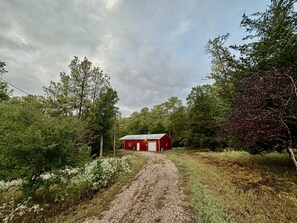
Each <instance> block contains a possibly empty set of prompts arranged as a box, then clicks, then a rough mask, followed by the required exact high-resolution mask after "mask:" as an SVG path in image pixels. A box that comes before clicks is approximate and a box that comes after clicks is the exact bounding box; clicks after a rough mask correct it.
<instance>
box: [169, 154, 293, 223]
mask: <svg viewBox="0 0 297 223" xmlns="http://www.w3.org/2000/svg"><path fill="white" fill-rule="evenodd" d="M165 154H166V156H167V157H168V158H169V159H171V160H172V161H173V162H174V163H175V164H176V165H177V167H178V168H179V170H180V174H181V178H182V180H183V183H184V187H185V190H186V192H187V193H188V195H189V197H190V202H191V205H192V206H193V210H194V215H195V219H196V222H270V223H271V222H297V174H296V173H295V169H294V168H293V165H292V164H291V161H290V159H289V158H288V156H287V155H286V154H278V153H271V154H266V155H263V156H260V155H257V156H254V155H250V154H248V153H246V152H235V151H232V152H198V151H197V150H174V151H172V152H167V153H165Z"/></svg>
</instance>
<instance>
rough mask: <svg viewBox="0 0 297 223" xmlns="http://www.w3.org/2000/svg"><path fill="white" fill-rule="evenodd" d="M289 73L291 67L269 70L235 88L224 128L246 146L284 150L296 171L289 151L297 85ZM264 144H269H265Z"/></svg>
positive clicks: (294, 117)
mask: <svg viewBox="0 0 297 223" xmlns="http://www.w3.org/2000/svg"><path fill="white" fill-rule="evenodd" d="M292 74H293V73H292V70H288V69H281V70H280V69H272V70H270V71H267V72H265V73H264V74H255V75H253V76H251V77H250V78H248V79H247V80H246V82H245V83H244V84H242V86H240V88H238V90H239V92H240V93H241V96H240V98H239V99H238V102H237V106H236V107H235V109H234V111H232V113H231V114H230V116H229V119H228V121H227V122H226V124H225V126H224V127H225V130H226V131H228V132H230V133H231V134H234V135H235V136H236V137H237V138H238V139H239V140H240V141H241V142H242V143H243V144H244V145H245V146H248V147H250V146H253V147H254V148H255V147H256V149H258V150H256V152H258V153H259V152H261V151H262V150H263V149H268V150H273V149H277V148H283V149H286V150H287V151H288V153H289V155H290V157H291V159H292V161H293V163H294V165H295V167H296V170H297V162H296V160H295V156H294V153H293V151H292V146H293V138H292V129H295V128H296V126H297V125H296V123H297V115H296V111H295V110H296V101H297V88H296V84H295V82H294V80H293V78H292ZM292 102H293V103H294V106H292ZM265 143H268V145H269V146H268V147H265ZM254 151H255V149H254Z"/></svg>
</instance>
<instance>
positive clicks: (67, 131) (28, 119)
mask: <svg viewBox="0 0 297 223" xmlns="http://www.w3.org/2000/svg"><path fill="white" fill-rule="evenodd" d="M0 123H1V125H0V132H1V134H0V178H1V179H3V180H6V181H8V180H12V179H17V178H25V179H29V181H31V180H32V177H34V176H38V175H40V174H41V173H43V172H48V171H52V170H54V169H58V168H62V167H64V166H66V165H67V166H77V165H79V164H81V163H84V162H85V161H86V160H87V159H88V157H89V152H90V150H89V148H88V147H87V145H86V144H85V143H84V140H83V137H84V130H85V127H84V124H83V123H82V122H81V121H80V120H78V119H77V118H75V117H59V118H52V117H49V116H47V115H46V114H45V113H44V111H42V109H41V104H40V103H39V102H38V101H37V100H36V99H34V98H29V99H28V98H25V99H13V100H10V101H8V102H3V103H1V104H0Z"/></svg>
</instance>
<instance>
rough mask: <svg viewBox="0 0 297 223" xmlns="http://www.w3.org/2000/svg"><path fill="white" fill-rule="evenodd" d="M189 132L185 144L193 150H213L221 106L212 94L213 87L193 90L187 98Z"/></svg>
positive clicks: (187, 131) (205, 86) (204, 86)
mask: <svg viewBox="0 0 297 223" xmlns="http://www.w3.org/2000/svg"><path fill="white" fill-rule="evenodd" d="M187 105H188V107H187V125H186V126H187V130H186V135H185V138H184V141H185V144H186V145H187V146H189V147H192V148H212V149H215V147H216V146H218V143H217V142H216V139H215V137H216V135H217V125H218V121H219V111H220V109H219V106H218V103H217V99H216V97H214V95H213V94H212V91H211V86H209V85H203V86H197V87H194V88H192V91H191V93H190V94H189V95H188V97H187Z"/></svg>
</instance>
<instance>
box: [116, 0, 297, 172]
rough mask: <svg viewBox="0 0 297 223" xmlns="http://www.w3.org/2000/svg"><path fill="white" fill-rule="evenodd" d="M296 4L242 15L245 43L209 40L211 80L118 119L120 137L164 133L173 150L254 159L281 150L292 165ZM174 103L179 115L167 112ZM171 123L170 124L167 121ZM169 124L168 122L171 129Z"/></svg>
mask: <svg viewBox="0 0 297 223" xmlns="http://www.w3.org/2000/svg"><path fill="white" fill-rule="evenodd" d="M295 5H296V0H272V1H271V4H270V5H269V6H268V7H267V9H266V10H265V11H264V12H257V13H254V14H252V15H246V14H244V15H243V16H242V20H241V24H240V25H241V27H242V28H243V29H245V32H246V36H245V37H244V38H243V41H244V43H243V44H242V45H227V42H228V40H229V37H230V34H225V35H220V36H218V37H216V38H214V39H211V40H209V41H208V43H207V45H206V53H207V54H209V55H210V56H211V58H212V59H211V72H210V73H209V74H208V75H207V77H208V78H210V79H212V80H213V81H214V83H213V84H212V85H202V86H196V87H194V88H192V91H191V92H190V94H189V95H188V97H187V105H186V106H185V107H183V106H182V104H181V101H180V100H179V99H177V98H171V99H169V100H168V101H167V102H165V103H162V104H160V105H156V106H154V107H153V108H152V109H151V110H149V109H148V108H143V109H142V110H141V111H140V112H135V113H133V114H132V115H131V116H130V117H128V118H123V119H122V120H121V123H122V124H121V125H122V130H121V131H122V132H123V133H147V132H151V133H154V132H167V133H169V135H171V136H172V137H173V140H174V142H175V143H176V145H181V146H188V147H192V148H210V149H215V148H217V147H221V148H222V147H223V148H224V147H229V148H230V147H231V148H237V149H238V148H240V149H245V150H247V151H249V152H251V153H253V154H258V153H261V152H267V151H268V152H269V151H284V150H286V151H287V152H288V154H289V155H290V157H291V158H292V160H293V162H294V165H295V167H296V168H297V162H296V160H295V157H294V152H293V150H292V148H294V147H296V144H297V131H296V129H297V128H296V127H297V104H296V103H297V87H296V80H297V70H296V68H297V13H296V9H295V8H294V7H295ZM173 99H174V101H175V102H178V103H177V104H176V105H177V107H178V109H177V110H174V111H172V110H170V109H168V108H169V107H170V106H169V107H168V104H170V101H172V100H173ZM168 120H170V121H168ZM168 123H170V124H168Z"/></svg>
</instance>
